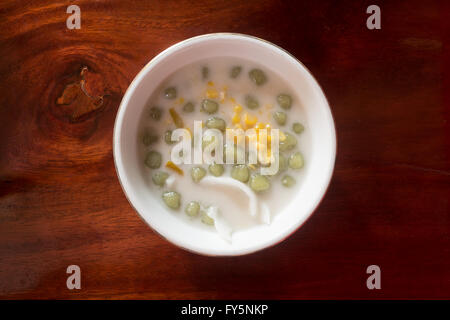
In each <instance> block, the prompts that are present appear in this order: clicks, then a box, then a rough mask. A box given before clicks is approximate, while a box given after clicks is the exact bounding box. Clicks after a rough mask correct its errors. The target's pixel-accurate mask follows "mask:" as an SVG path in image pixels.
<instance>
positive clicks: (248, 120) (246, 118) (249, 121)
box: [244, 113, 258, 128]
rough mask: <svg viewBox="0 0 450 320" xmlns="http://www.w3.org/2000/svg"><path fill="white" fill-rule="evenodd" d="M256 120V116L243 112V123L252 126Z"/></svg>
mask: <svg viewBox="0 0 450 320" xmlns="http://www.w3.org/2000/svg"><path fill="white" fill-rule="evenodd" d="M257 121H258V117H255V116H251V115H249V114H248V113H245V114H244V123H245V125H246V126H247V127H249V128H250V127H253V126H254V125H255V124H256V122H257Z"/></svg>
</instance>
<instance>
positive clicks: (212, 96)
mask: <svg viewBox="0 0 450 320" xmlns="http://www.w3.org/2000/svg"><path fill="white" fill-rule="evenodd" d="M206 96H207V97H208V98H209V99H216V98H217V97H218V96H219V93H218V92H217V90H215V89H208V90H206Z"/></svg>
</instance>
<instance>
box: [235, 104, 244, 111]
mask: <svg viewBox="0 0 450 320" xmlns="http://www.w3.org/2000/svg"><path fill="white" fill-rule="evenodd" d="M241 111H242V106H241V105H240V104H237V105H235V106H234V112H237V113H239V112H241Z"/></svg>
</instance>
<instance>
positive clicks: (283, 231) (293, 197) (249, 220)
mask: <svg viewBox="0 0 450 320" xmlns="http://www.w3.org/2000/svg"><path fill="white" fill-rule="evenodd" d="M113 143H114V159H115V164H116V169H117V173H118V176H119V180H120V182H121V185H122V187H123V189H124V192H125V194H126V196H127V198H128V200H129V201H130V203H131V204H132V206H133V207H134V208H135V210H136V211H137V212H138V213H139V214H140V216H141V217H142V218H143V219H144V221H146V222H147V223H148V224H149V225H150V226H151V227H152V228H153V229H154V230H155V231H156V232H158V233H159V234H160V235H162V236H163V237H164V238H166V239H167V240H169V241H170V242H172V243H174V244H176V245H178V246H180V247H183V248H185V249H187V250H190V251H194V252H196V253H200V254H206V255H242V254H247V253H251V252H255V251H257V250H260V249H263V248H266V247H268V246H271V245H273V244H276V243H277V242H279V241H281V240H283V239H284V238H285V237H287V236H288V235H289V234H291V233H292V232H293V231H295V230H296V229H297V228H298V227H299V226H301V224H302V223H303V222H304V221H305V220H306V219H307V218H308V217H309V216H310V215H311V214H312V213H313V211H314V209H315V208H316V207H317V205H318V203H319V201H320V200H321V198H322V197H323V195H324V194H325V191H326V188H327V186H328V184H329V181H330V179H331V176H332V172H333V167H334V161H335V153H336V137H335V129H334V123H333V119H332V115H331V112H330V109H329V106H328V103H327V100H326V98H325V96H324V94H323V92H322V90H321V88H320V87H319V85H318V84H317V82H316V81H315V79H314V78H313V77H312V75H311V74H310V72H309V71H308V70H307V69H306V68H305V67H304V66H303V65H302V64H301V63H300V62H299V61H297V60H296V59H295V58H293V57H292V56H291V55H290V54H289V53H287V52H286V51H284V50H282V49H280V48H279V47H277V46H275V45H273V44H270V43H268V42H266V41H264V40H261V39H257V38H254V37H250V36H245V35H238V34H210V35H204V36H199V37H194V38H191V39H188V40H185V41H182V42H180V43H178V44H175V45H173V46H172V47H170V48H168V49H166V50H165V51H163V52H162V53H160V54H159V55H158V56H156V57H155V58H154V59H153V60H152V61H150V62H149V64H147V65H146V66H145V67H144V68H143V70H142V71H141V72H140V73H139V74H138V75H137V76H136V78H135V79H134V81H133V82H132V84H131V85H130V87H129V89H128V90H127V92H126V93H125V95H124V97H123V100H122V103H121V105H120V108H119V111H118V115H117V118H116V124H115V129H114V142H113Z"/></svg>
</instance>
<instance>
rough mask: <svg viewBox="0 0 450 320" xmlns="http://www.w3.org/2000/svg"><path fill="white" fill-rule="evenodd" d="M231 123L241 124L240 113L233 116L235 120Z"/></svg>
mask: <svg viewBox="0 0 450 320" xmlns="http://www.w3.org/2000/svg"><path fill="white" fill-rule="evenodd" d="M231 122H232V123H233V124H236V123H239V122H241V116H240V115H239V114H238V113H235V114H234V115H233V118H232V119H231Z"/></svg>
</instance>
